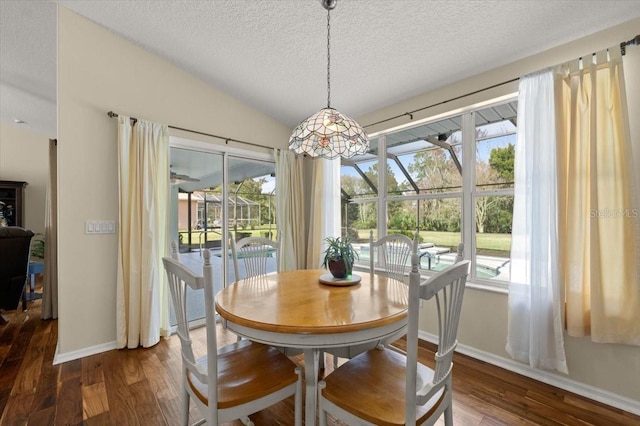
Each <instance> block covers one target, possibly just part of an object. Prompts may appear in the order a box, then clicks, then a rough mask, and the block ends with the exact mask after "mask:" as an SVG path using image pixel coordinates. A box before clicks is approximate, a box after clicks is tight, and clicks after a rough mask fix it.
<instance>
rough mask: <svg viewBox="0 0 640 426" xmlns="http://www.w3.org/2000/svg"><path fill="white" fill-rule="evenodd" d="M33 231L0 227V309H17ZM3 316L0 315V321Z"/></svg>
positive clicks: (25, 278) (22, 290)
mask: <svg viewBox="0 0 640 426" xmlns="http://www.w3.org/2000/svg"><path fill="white" fill-rule="evenodd" d="M31 238H33V232H31V231H30V230H28V229H23V228H20V227H18V226H7V227H0V309H4V310H13V309H17V307H18V304H19V303H20V299H21V298H22V294H23V292H24V288H25V283H26V281H27V270H28V267H29V247H30V245H31ZM3 321H4V318H1V317H0V323H2V322H3Z"/></svg>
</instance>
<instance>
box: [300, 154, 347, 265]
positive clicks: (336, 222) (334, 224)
mask: <svg viewBox="0 0 640 426" xmlns="http://www.w3.org/2000/svg"><path fill="white" fill-rule="evenodd" d="M311 165H312V167H313V170H312V175H313V176H312V188H311V211H310V212H309V238H308V248H307V268H309V269H315V268H319V267H320V265H321V263H322V258H323V257H324V256H323V252H324V247H323V243H324V240H325V238H327V237H337V236H339V235H340V217H341V216H340V159H338V158H336V159H333V160H328V159H325V158H318V159H314V160H312V161H311Z"/></svg>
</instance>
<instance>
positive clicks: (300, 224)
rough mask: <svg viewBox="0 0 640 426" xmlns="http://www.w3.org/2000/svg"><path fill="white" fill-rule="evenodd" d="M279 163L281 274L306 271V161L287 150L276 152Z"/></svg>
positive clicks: (277, 165) (277, 201) (277, 181)
mask: <svg viewBox="0 0 640 426" xmlns="http://www.w3.org/2000/svg"><path fill="white" fill-rule="evenodd" d="M274 156H275V160H276V176H277V179H276V216H277V219H276V220H277V224H278V225H277V226H278V239H279V240H280V256H279V258H278V270H279V271H289V270H294V269H302V268H304V266H305V263H306V259H307V250H306V246H305V217H304V188H303V181H304V179H303V172H302V164H303V163H302V162H303V160H302V158H297V157H296V156H295V154H293V153H292V152H290V151H287V150H274Z"/></svg>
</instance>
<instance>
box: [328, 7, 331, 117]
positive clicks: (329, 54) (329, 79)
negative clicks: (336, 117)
mask: <svg viewBox="0 0 640 426" xmlns="http://www.w3.org/2000/svg"><path fill="white" fill-rule="evenodd" d="M330 16H331V9H329V8H327V108H331V45H330V40H331V23H330V21H329V19H330Z"/></svg>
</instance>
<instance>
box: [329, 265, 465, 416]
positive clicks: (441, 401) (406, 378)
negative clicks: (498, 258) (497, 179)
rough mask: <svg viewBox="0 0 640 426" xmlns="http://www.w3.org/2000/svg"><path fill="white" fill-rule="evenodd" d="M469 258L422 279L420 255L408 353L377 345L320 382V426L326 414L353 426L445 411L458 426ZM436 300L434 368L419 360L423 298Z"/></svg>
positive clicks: (413, 277) (412, 284)
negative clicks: (458, 365) (454, 383)
mask: <svg viewBox="0 0 640 426" xmlns="http://www.w3.org/2000/svg"><path fill="white" fill-rule="evenodd" d="M469 265H470V262H469V261H468V260H465V261H462V262H459V263H454V264H453V265H451V266H450V267H448V268H446V269H445V270H443V271H441V272H439V273H437V274H435V275H433V276H432V277H430V278H428V279H427V280H425V281H423V282H421V278H420V274H419V272H418V255H414V256H413V259H412V270H411V273H410V275H409V318H408V331H407V350H406V353H402V352H401V351H396V350H394V349H393V348H392V347H384V348H381V349H372V350H369V351H367V352H365V353H362V354H360V355H358V356H357V357H355V358H353V359H351V360H349V361H347V362H346V363H344V364H343V365H342V366H340V368H338V369H337V370H336V371H334V372H333V373H331V374H329V375H328V376H327V377H326V378H325V380H323V381H321V382H320V383H319V410H320V426H326V424H327V414H330V415H331V416H333V417H334V418H337V419H339V420H341V421H343V422H345V423H347V424H349V425H381V424H384V425H416V424H418V425H433V424H435V423H436V421H437V420H438V419H439V418H440V416H441V415H442V414H443V413H444V423H445V425H448V426H449V425H452V424H453V414H452V413H453V412H452V406H451V401H452V397H451V395H452V389H451V371H452V367H453V353H454V350H455V348H456V345H457V342H458V341H457V338H456V336H457V331H458V322H459V319H460V312H461V309H462V298H463V295H464V290H465V283H466V280H467V276H468V274H469ZM432 298H435V306H436V309H437V318H438V330H439V335H438V350H437V353H436V356H435V369H431V368H429V367H427V366H426V365H424V364H422V363H419V362H418V341H419V338H418V318H419V316H420V300H421V299H424V300H430V299H432Z"/></svg>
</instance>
